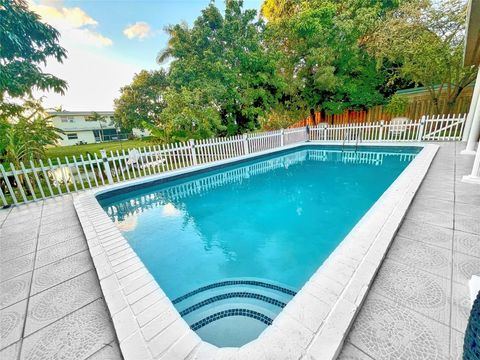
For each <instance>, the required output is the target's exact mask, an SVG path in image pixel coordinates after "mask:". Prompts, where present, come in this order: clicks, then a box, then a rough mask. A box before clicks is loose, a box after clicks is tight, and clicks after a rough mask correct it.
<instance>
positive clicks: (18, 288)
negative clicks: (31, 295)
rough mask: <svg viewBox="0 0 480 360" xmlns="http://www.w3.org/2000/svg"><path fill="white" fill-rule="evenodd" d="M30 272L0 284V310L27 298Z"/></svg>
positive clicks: (30, 278)
mask: <svg viewBox="0 0 480 360" xmlns="http://www.w3.org/2000/svg"><path fill="white" fill-rule="evenodd" d="M31 280H32V272H31V271H30V272H28V273H25V274H22V275H19V276H17V277H14V278H12V279H10V280H7V281H4V282H2V283H1V284H0V309H4V308H6V307H7V306H10V305H12V304H15V303H16V302H19V301H20V300H23V299H26V298H27V297H28V292H29V290H30V282H31Z"/></svg>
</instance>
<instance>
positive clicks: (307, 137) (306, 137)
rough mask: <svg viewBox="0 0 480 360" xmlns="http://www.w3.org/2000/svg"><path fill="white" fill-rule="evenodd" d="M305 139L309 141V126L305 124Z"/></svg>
mask: <svg viewBox="0 0 480 360" xmlns="http://www.w3.org/2000/svg"><path fill="white" fill-rule="evenodd" d="M305 141H307V142H308V141H310V126H308V124H307V126H305Z"/></svg>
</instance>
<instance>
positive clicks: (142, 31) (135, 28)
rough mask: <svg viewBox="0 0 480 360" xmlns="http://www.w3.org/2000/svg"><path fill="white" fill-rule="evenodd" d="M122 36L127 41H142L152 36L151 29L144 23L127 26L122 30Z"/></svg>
mask: <svg viewBox="0 0 480 360" xmlns="http://www.w3.org/2000/svg"><path fill="white" fill-rule="evenodd" d="M123 34H124V35H125V36H126V37H127V38H129V39H134V38H138V39H140V40H142V39H145V38H146V37H148V36H150V35H152V28H151V27H150V25H148V24H147V23H146V22H144V21H137V22H136V23H135V24H133V25H129V26H127V27H126V28H125V29H124V30H123Z"/></svg>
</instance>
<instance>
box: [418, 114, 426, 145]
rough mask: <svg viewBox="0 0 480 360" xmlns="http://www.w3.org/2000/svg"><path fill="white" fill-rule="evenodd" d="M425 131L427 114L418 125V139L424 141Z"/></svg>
mask: <svg viewBox="0 0 480 360" xmlns="http://www.w3.org/2000/svg"><path fill="white" fill-rule="evenodd" d="M424 131H425V115H423V116H422V118H421V119H420V126H419V127H418V134H417V141H422V138H423V132H424Z"/></svg>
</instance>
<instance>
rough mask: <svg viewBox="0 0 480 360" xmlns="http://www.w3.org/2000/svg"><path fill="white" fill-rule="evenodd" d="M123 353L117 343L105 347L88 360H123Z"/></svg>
mask: <svg viewBox="0 0 480 360" xmlns="http://www.w3.org/2000/svg"><path fill="white" fill-rule="evenodd" d="M122 358H123V357H122V353H121V352H120V348H119V347H118V344H117V343H116V342H112V343H111V344H108V345H105V346H104V347H103V348H102V349H100V350H99V351H97V352H96V353H95V354H93V355H92V356H90V357H89V358H88V359H87V360H121V359H122Z"/></svg>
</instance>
